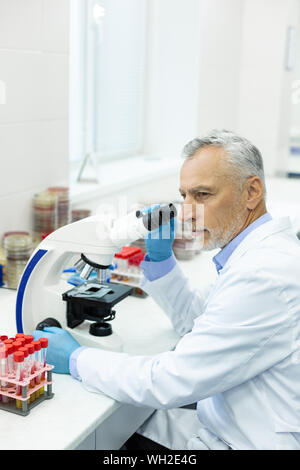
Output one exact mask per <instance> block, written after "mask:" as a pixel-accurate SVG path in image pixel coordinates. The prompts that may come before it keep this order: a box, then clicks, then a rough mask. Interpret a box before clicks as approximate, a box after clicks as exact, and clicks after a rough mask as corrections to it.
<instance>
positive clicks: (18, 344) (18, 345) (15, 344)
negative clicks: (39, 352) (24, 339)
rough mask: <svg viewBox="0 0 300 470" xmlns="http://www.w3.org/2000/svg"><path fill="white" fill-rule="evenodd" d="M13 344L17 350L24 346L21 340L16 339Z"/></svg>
mask: <svg viewBox="0 0 300 470" xmlns="http://www.w3.org/2000/svg"><path fill="white" fill-rule="evenodd" d="M13 346H14V347H15V350H17V349H19V348H21V347H22V343H21V341H14V342H13Z"/></svg>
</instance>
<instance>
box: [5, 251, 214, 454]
mask: <svg viewBox="0 0 300 470" xmlns="http://www.w3.org/2000/svg"><path fill="white" fill-rule="evenodd" d="M211 257H212V252H211V253H201V254H200V255H197V256H196V257H195V258H194V259H193V260H191V261H181V262H180V264H181V266H182V268H183V270H184V272H186V274H187V275H188V276H189V278H190V279H191V281H192V284H194V285H195V287H196V285H197V284H198V285H199V282H205V283H207V282H209V281H210V280H213V278H214V277H215V270H214V267H213V266H212V265H213V263H211ZM15 301H16V291H13V290H8V289H3V288H2V289H0V332H2V333H3V334H7V335H14V334H15V333H16V326H15ZM116 312H117V313H116V318H115V319H114V320H113V321H112V327H113V331H115V332H116V333H117V334H118V335H119V336H120V337H121V338H122V340H123V342H124V352H127V353H129V354H145V355H151V354H157V353H160V352H163V351H166V350H170V349H172V348H174V346H175V345H176V343H177V341H178V336H177V334H176V333H175V332H174V330H173V328H172V325H171V323H170V321H169V319H168V318H167V316H166V315H165V314H164V313H163V312H162V310H161V309H160V308H159V307H158V306H157V305H156V304H155V302H154V301H153V299H152V298H151V297H147V298H136V297H132V296H130V297H127V298H126V299H124V300H123V301H121V302H120V303H119V304H118V305H117V306H116ZM53 379H54V384H53V392H54V394H55V396H54V398H53V399H52V400H46V401H45V402H43V403H41V404H40V405H39V406H37V407H36V408H33V409H32V410H31V412H30V414H29V415H28V416H26V417H23V416H18V415H14V414H12V413H7V412H5V411H1V410H0V414H1V419H0V450H10V449H14V450H17V449H22V450H23V449H31V450H39V449H43V450H61V449H80V450H90V449H96V450H104V449H106V450H114V449H119V448H120V447H121V446H122V445H123V443H124V442H125V441H126V440H127V439H128V438H129V437H130V436H131V435H132V434H133V433H134V432H135V431H136V430H137V429H138V428H139V427H140V425H141V424H142V423H143V422H144V421H145V420H146V419H147V418H148V417H149V416H150V415H151V414H152V413H153V411H154V410H152V409H149V408H142V407H135V406H132V405H127V404H121V403H118V402H117V401H115V400H114V399H112V398H110V397H108V396H106V395H104V394H101V393H91V392H88V391H87V390H86V389H85V388H84V386H83V385H82V383H81V382H79V381H77V380H75V379H73V377H71V376H70V375H63V374H53Z"/></svg>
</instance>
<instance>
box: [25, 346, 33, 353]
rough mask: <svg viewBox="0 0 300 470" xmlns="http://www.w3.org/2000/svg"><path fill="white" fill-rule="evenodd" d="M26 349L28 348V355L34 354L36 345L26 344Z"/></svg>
mask: <svg viewBox="0 0 300 470" xmlns="http://www.w3.org/2000/svg"><path fill="white" fill-rule="evenodd" d="M25 348H27V351H28V354H33V353H34V344H32V343H29V344H26V345H25Z"/></svg>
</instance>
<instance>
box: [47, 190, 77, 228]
mask: <svg viewBox="0 0 300 470" xmlns="http://www.w3.org/2000/svg"><path fill="white" fill-rule="evenodd" d="M48 191H49V193H50V194H52V195H54V196H55V197H56V198H57V228H60V227H63V226H64V225H68V224H69V223H70V222H71V204H70V197H69V188H68V187H64V186H53V187H51V188H48Z"/></svg>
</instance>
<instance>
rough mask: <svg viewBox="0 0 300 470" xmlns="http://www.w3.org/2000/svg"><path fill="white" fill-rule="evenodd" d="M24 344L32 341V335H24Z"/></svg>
mask: <svg viewBox="0 0 300 470" xmlns="http://www.w3.org/2000/svg"><path fill="white" fill-rule="evenodd" d="M24 338H25V344H28V343H31V342H32V341H33V339H34V338H33V336H32V335H25V336H24Z"/></svg>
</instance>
